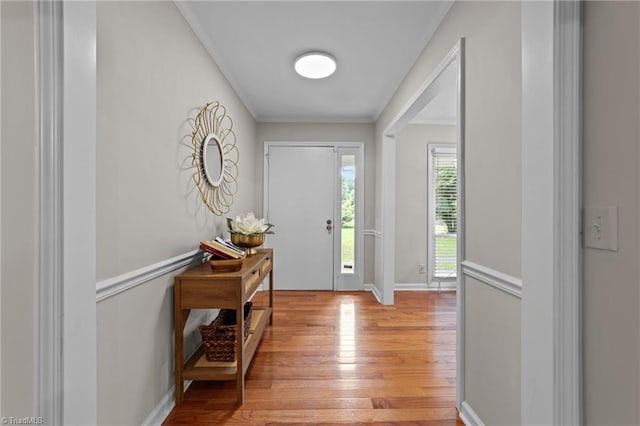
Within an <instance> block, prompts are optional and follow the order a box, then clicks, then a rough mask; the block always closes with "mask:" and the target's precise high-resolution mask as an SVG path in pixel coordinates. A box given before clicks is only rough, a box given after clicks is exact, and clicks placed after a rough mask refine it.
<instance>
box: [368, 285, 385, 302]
mask: <svg viewBox="0 0 640 426" xmlns="http://www.w3.org/2000/svg"><path fill="white" fill-rule="evenodd" d="M364 290H365V291H370V292H371V293H373V295H374V296H375V298H376V300H377V301H378V303H380V304H382V295H381V294H380V291H379V290H378V287H376V285H375V284H365V285H364Z"/></svg>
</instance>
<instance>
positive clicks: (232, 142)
mask: <svg viewBox="0 0 640 426" xmlns="http://www.w3.org/2000/svg"><path fill="white" fill-rule="evenodd" d="M192 125H193V133H192V134H191V143H192V145H193V153H192V155H191V164H192V166H193V168H194V169H195V171H194V173H193V175H192V180H193V182H194V184H195V185H196V187H197V188H198V191H199V192H200V198H201V199H202V202H203V203H204V204H205V205H206V206H207V208H208V209H209V210H211V212H213V213H214V214H216V215H223V214H226V213H228V212H229V210H230V209H231V204H232V203H233V196H234V195H235V194H236V192H237V190H238V159H239V154H238V148H237V147H236V135H235V133H234V132H233V121H232V120H231V117H229V116H228V115H227V110H226V108H225V107H224V106H222V105H221V104H220V102H218V101H215V102H209V103H207V104H206V105H204V106H203V107H202V108H201V109H200V110H199V111H198V114H197V115H196V117H195V118H194V120H193V123H192Z"/></svg>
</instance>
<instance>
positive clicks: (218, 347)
mask: <svg viewBox="0 0 640 426" xmlns="http://www.w3.org/2000/svg"><path fill="white" fill-rule="evenodd" d="M251 307H252V304H251V302H247V303H245V305H244V329H243V332H244V339H246V338H247V337H248V336H249V324H250V323H251ZM198 328H199V329H200V336H201V337H202V346H203V347H204V355H205V357H206V358H207V361H224V362H233V361H235V360H236V311H235V309H220V312H219V313H218V316H217V317H215V319H214V320H213V321H212V322H211V324H209V325H201V326H200V327H198ZM243 341H244V340H243Z"/></svg>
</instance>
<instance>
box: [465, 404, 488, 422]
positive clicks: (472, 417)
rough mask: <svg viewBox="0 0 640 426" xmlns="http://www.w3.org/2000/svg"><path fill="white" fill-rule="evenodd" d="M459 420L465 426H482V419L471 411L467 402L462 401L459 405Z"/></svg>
mask: <svg viewBox="0 0 640 426" xmlns="http://www.w3.org/2000/svg"><path fill="white" fill-rule="evenodd" d="M460 419H461V420H462V421H463V422H464V424H465V425H467V426H484V422H483V421H482V419H481V418H480V417H479V416H478V415H477V414H476V412H475V411H473V408H471V406H470V405H469V403H468V402H467V401H462V404H460Z"/></svg>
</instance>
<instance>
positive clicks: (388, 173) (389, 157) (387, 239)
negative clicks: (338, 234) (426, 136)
mask: <svg viewBox="0 0 640 426" xmlns="http://www.w3.org/2000/svg"><path fill="white" fill-rule="evenodd" d="M464 46H465V42H464V38H461V39H460V40H459V41H458V42H457V43H456V45H455V46H454V47H453V48H452V49H451V50H450V51H449V52H448V53H447V55H446V56H445V57H444V58H443V59H442V61H441V62H440V63H439V64H438V66H437V67H436V68H435V70H434V71H433V72H432V73H431V75H429V77H428V78H427V79H426V80H425V81H424V83H423V84H422V85H421V86H420V88H419V89H418V90H417V91H416V92H415V94H414V95H413V96H412V97H411V98H410V99H409V101H408V102H407V103H406V104H405V106H404V107H403V108H402V109H400V111H399V112H398V114H396V116H395V117H394V118H393V119H392V120H391V121H390V122H389V124H388V125H387V126H386V128H385V130H384V131H383V133H382V141H381V144H382V145H381V150H380V151H381V154H380V155H381V157H382V167H381V170H380V173H381V174H382V181H381V188H380V198H381V203H380V204H381V205H382V211H381V212H380V214H381V216H382V232H383V233H384V238H382V239H381V240H379V242H380V244H379V245H380V247H378V244H377V245H376V262H377V263H376V265H378V262H380V263H381V270H378V269H376V286H377V287H378V288H379V289H380V288H381V289H382V294H383V296H384V297H383V302H384V303H393V283H394V267H395V208H396V203H395V166H396V164H395V163H396V160H395V136H394V135H395V134H396V133H397V132H398V131H400V130H401V129H402V128H403V127H404V126H406V125H407V124H408V123H409V122H411V119H413V118H414V117H415V116H416V115H417V114H418V113H419V112H420V111H421V110H422V109H423V108H424V107H425V106H426V105H427V104H428V103H429V102H431V100H432V99H433V98H434V97H435V96H436V95H437V93H438V91H439V85H440V84H441V83H440V81H439V79H438V77H439V76H440V75H441V74H442V73H443V72H444V70H445V69H446V68H447V67H448V66H449V65H450V64H452V63H454V62H455V61H457V65H458V66H457V96H458V110H457V126H456V136H457V145H456V148H457V155H458V244H457V257H458V270H457V275H458V287H457V291H456V304H457V310H456V311H457V316H456V346H457V349H456V404H457V406H458V407H459V406H460V404H461V403H462V401H463V400H464V395H465V391H464V376H465V370H464V367H465V365H464V361H465V351H464V334H465V333H464V321H465V317H464V311H465V278H464V275H463V274H462V265H461V261H462V260H463V259H464V258H465V220H464V219H465V206H464V200H465V196H464V164H465V162H464V158H465V152H464V141H465V139H464V138H465V132H464V127H465V115H464V105H465V84H464V72H465V61H464V55H465V53H464V52H465V47H464ZM379 253H380V256H379Z"/></svg>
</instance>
